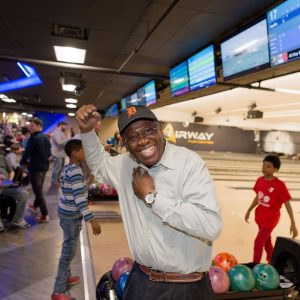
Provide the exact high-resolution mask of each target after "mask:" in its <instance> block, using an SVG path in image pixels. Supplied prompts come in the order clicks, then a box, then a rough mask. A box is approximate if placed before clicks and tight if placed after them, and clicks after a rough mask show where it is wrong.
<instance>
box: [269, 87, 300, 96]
mask: <svg viewBox="0 0 300 300" xmlns="http://www.w3.org/2000/svg"><path fill="white" fill-rule="evenodd" d="M275 91H276V92H281V93H288V94H295V95H300V91H299V90H292V89H282V88H275Z"/></svg>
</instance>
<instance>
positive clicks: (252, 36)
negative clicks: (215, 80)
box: [221, 19, 269, 80]
mask: <svg viewBox="0 0 300 300" xmlns="http://www.w3.org/2000/svg"><path fill="white" fill-rule="evenodd" d="M221 57H222V65H223V77H224V80H228V79H231V78H233V77H235V76H238V75H243V74H246V73H248V72H252V71H255V70H258V69H263V68H265V67H268V66H269V45H268V32H267V21H266V19H264V20H262V21H260V22H258V23H256V24H255V25H253V26H251V27H249V28H247V29H246V30H243V31H242V32H240V33H239V34H237V35H235V36H233V37H231V38H230V39H228V40H226V41H224V42H222V43H221Z"/></svg>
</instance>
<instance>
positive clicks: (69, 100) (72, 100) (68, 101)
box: [65, 98, 78, 104]
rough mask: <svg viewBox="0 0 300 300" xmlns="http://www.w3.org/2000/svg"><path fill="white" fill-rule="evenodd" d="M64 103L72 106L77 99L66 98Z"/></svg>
mask: <svg viewBox="0 0 300 300" xmlns="http://www.w3.org/2000/svg"><path fill="white" fill-rule="evenodd" d="M65 102H66V103H73V104H76V103H77V102H78V100H77V99H74V98H66V99H65Z"/></svg>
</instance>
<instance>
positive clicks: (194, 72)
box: [187, 45, 217, 91]
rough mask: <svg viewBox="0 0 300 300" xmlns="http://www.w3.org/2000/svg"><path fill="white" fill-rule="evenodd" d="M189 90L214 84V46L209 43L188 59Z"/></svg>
mask: <svg viewBox="0 0 300 300" xmlns="http://www.w3.org/2000/svg"><path fill="white" fill-rule="evenodd" d="M187 62H188V72H189V79H190V91H196V90H199V89H203V88H205V87H208V86H211V85H214V84H216V82H217V80H216V68H215V56H214V46H213V45H211V46H209V47H207V48H205V49H204V50H202V51H200V52H198V53H197V54H195V55H193V56H192V57H190V58H189V59H188V60H187Z"/></svg>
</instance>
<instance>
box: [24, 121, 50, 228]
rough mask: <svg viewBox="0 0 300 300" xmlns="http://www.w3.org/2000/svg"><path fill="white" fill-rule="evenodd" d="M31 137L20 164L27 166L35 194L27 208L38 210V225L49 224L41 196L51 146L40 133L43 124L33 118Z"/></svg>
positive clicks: (44, 202)
mask: <svg viewBox="0 0 300 300" xmlns="http://www.w3.org/2000/svg"><path fill="white" fill-rule="evenodd" d="M30 130H31V136H30V138H29V140H28V142H27V145H26V148H25V151H24V153H23V156H22V159H21V162H20V164H21V165H28V171H29V175H30V181H31V185H32V190H33V192H34V194H35V200H34V203H33V204H31V205H30V204H29V207H30V208H31V210H32V211H33V212H37V209H38V208H40V211H41V214H40V215H38V216H37V217H36V221H37V222H40V223H47V222H49V216H48V209H47V205H46V201H45V198H44V194H43V184H44V180H45V176H46V173H47V171H48V169H49V157H50V156H51V144H50V140H49V138H48V136H47V135H45V134H43V133H42V130H43V122H42V120H40V119H38V118H33V119H32V120H31V122H30Z"/></svg>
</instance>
